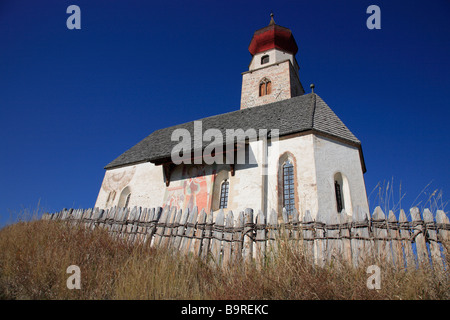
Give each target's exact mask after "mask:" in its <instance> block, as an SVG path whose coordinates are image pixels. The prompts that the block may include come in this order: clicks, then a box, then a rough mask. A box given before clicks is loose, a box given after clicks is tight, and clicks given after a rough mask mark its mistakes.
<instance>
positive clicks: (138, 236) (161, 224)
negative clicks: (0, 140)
mask: <svg viewBox="0 0 450 320" xmlns="http://www.w3.org/2000/svg"><path fill="white" fill-rule="evenodd" d="M282 218H283V222H281V223H280V222H279V221H278V214H277V212H276V211H275V210H272V211H271V212H270V213H269V214H268V217H266V216H265V215H264V214H263V213H262V212H261V211H258V213H255V212H254V211H253V209H246V210H245V211H242V212H239V214H238V215H237V216H235V215H234V213H233V212H232V211H228V212H225V211H224V210H220V211H218V212H215V213H214V214H213V213H209V214H207V213H206V212H205V211H204V210H202V211H201V212H198V209H197V208H196V207H195V208H194V209H193V210H192V211H191V212H190V211H189V210H182V209H177V208H175V207H172V208H170V207H165V208H161V207H158V208H140V207H134V208H132V209H131V208H117V207H114V208H111V209H108V210H101V209H98V208H95V209H87V210H84V209H68V210H67V209H64V210H62V211H60V212H57V213H53V214H49V213H45V214H44V215H43V216H42V219H44V220H62V221H67V222H68V223H71V224H74V225H77V224H81V225H84V226H85V227H87V228H89V229H94V228H106V229H107V230H108V231H109V232H110V233H111V234H112V235H113V236H115V237H118V238H123V239H127V240H128V241H131V242H142V243H150V245H151V246H154V247H165V248H171V249H173V250H178V251H180V252H182V253H189V254H192V255H195V256H198V257H201V258H203V259H211V260H212V261H214V262H215V263H217V264H218V265H221V266H227V265H229V264H232V263H235V262H237V261H246V262H251V261H256V262H257V263H262V262H263V261H264V260H265V259H270V258H271V257H273V255H274V254H276V252H277V250H280V244H282V243H286V242H283V241H288V243H289V244H292V245H293V246H294V247H297V248H299V249H301V250H303V252H304V253H305V254H306V256H307V257H309V258H310V259H311V261H313V262H314V263H316V264H318V265H322V266H323V265H325V264H326V263H330V262H332V261H336V262H342V261H343V262H346V263H348V264H351V265H354V266H358V265H360V264H362V263H363V262H365V261H378V262H380V263H389V264H390V265H392V266H393V267H394V268H396V269H399V270H401V269H406V268H418V267H422V268H425V267H432V268H441V269H442V268H447V267H446V258H445V257H446V256H447V257H448V254H449V252H448V250H449V241H450V223H449V218H448V217H447V215H446V214H445V213H444V212H443V211H441V210H437V211H436V213H435V215H433V214H432V213H431V212H430V211H429V210H428V209H425V210H423V212H422V214H421V213H420V211H419V209H418V208H416V207H414V208H411V209H410V218H411V219H410V220H408V219H407V216H406V214H405V212H404V210H400V213H399V215H398V218H397V216H396V215H395V214H394V213H393V212H392V211H390V212H389V213H388V215H387V216H386V215H385V213H384V212H383V211H382V210H381V208H380V207H377V208H376V209H375V210H374V212H373V214H372V216H370V215H369V214H368V213H366V212H364V211H363V210H361V209H360V208H357V209H356V210H355V212H354V213H353V215H352V216H350V215H347V214H346V213H345V211H342V212H341V213H333V214H323V213H321V212H319V213H318V215H317V217H316V219H313V218H312V217H311V214H310V212H309V211H306V213H305V214H304V215H303V217H299V214H298V212H297V211H296V210H294V213H293V215H291V216H289V215H288V214H287V213H286V210H283V212H282ZM280 240H281V241H280Z"/></svg>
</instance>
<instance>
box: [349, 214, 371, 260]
mask: <svg viewBox="0 0 450 320" xmlns="http://www.w3.org/2000/svg"><path fill="white" fill-rule="evenodd" d="M352 254H353V265H354V266H355V267H356V266H359V265H361V263H364V261H365V260H367V259H369V258H371V257H372V250H371V243H370V239H369V219H368V215H367V213H366V212H365V211H364V210H363V209H362V208H361V207H359V206H357V207H356V210H354V211H353V222H352Z"/></svg>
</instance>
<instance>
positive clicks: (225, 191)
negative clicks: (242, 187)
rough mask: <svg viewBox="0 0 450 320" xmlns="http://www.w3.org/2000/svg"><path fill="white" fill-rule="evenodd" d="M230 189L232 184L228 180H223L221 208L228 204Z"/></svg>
mask: <svg viewBox="0 0 450 320" xmlns="http://www.w3.org/2000/svg"><path fill="white" fill-rule="evenodd" d="M229 189H230V184H229V182H228V181H227V180H225V181H224V182H222V185H221V186H220V204H219V209H224V208H226V207H227V205H228V192H229Z"/></svg>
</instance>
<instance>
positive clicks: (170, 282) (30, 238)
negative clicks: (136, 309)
mask: <svg viewBox="0 0 450 320" xmlns="http://www.w3.org/2000/svg"><path fill="white" fill-rule="evenodd" d="M69 265H78V266H79V267H80V270H81V290H69V289H67V287H66V281H67V278H68V277H69V276H70V275H69V274H67V273H66V269H67V267H68V266H69ZM447 265H448V261H447ZM338 266H339V267H338ZM368 276H369V275H368V274H367V273H366V269H365V268H364V267H362V268H358V269H355V268H351V267H348V266H345V265H341V264H334V266H331V265H328V266H326V267H324V268H319V267H317V266H316V267H313V265H312V264H311V263H310V262H309V261H308V259H307V258H306V257H305V255H304V254H303V253H302V252H300V251H298V250H297V249H293V248H291V247H289V246H285V245H283V244H282V243H281V244H280V246H279V248H278V254H277V255H276V258H275V259H273V260H272V261H270V262H268V263H267V264H266V265H265V266H264V267H263V268H256V267H255V266H252V265H246V266H244V265H242V264H234V265H233V266H232V267H230V268H228V269H219V268H216V267H214V266H213V265H212V264H209V263H205V262H204V261H201V260H199V259H196V258H193V257H189V256H180V255H176V254H173V253H170V252H167V251H164V250H161V249H158V250H156V249H153V248H149V247H148V246H143V245H129V244H127V243H125V242H124V241H119V240H112V239H111V237H110V236H109V235H108V233H107V232H106V231H104V230H94V231H86V230H85V229H83V228H79V227H70V226H68V225H67V224H65V223H61V222H52V221H50V222H49V221H32V222H19V223H17V224H14V225H10V226H7V227H5V228H3V229H2V230H0V298H1V299H186V300H194V299H226V300H232V299H277V300H284V299H449V298H450V287H449V278H448V274H446V273H443V272H438V273H434V272H433V271H432V270H415V271H409V272H394V271H393V270H386V269H382V274H381V290H378V291H377V290H369V289H367V286H366V282H367V278H368Z"/></svg>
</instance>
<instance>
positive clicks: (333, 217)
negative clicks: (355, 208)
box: [323, 212, 340, 263]
mask: <svg viewBox="0 0 450 320" xmlns="http://www.w3.org/2000/svg"><path fill="white" fill-rule="evenodd" d="M338 215H339V213H337V212H336V213H334V212H330V213H328V214H327V215H326V216H325V217H323V218H324V220H325V223H326V226H325V237H326V241H327V244H326V258H325V259H326V260H327V261H328V262H329V263H334V262H335V261H339V259H340V252H339V242H340V238H339V233H340V230H339V224H338Z"/></svg>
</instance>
